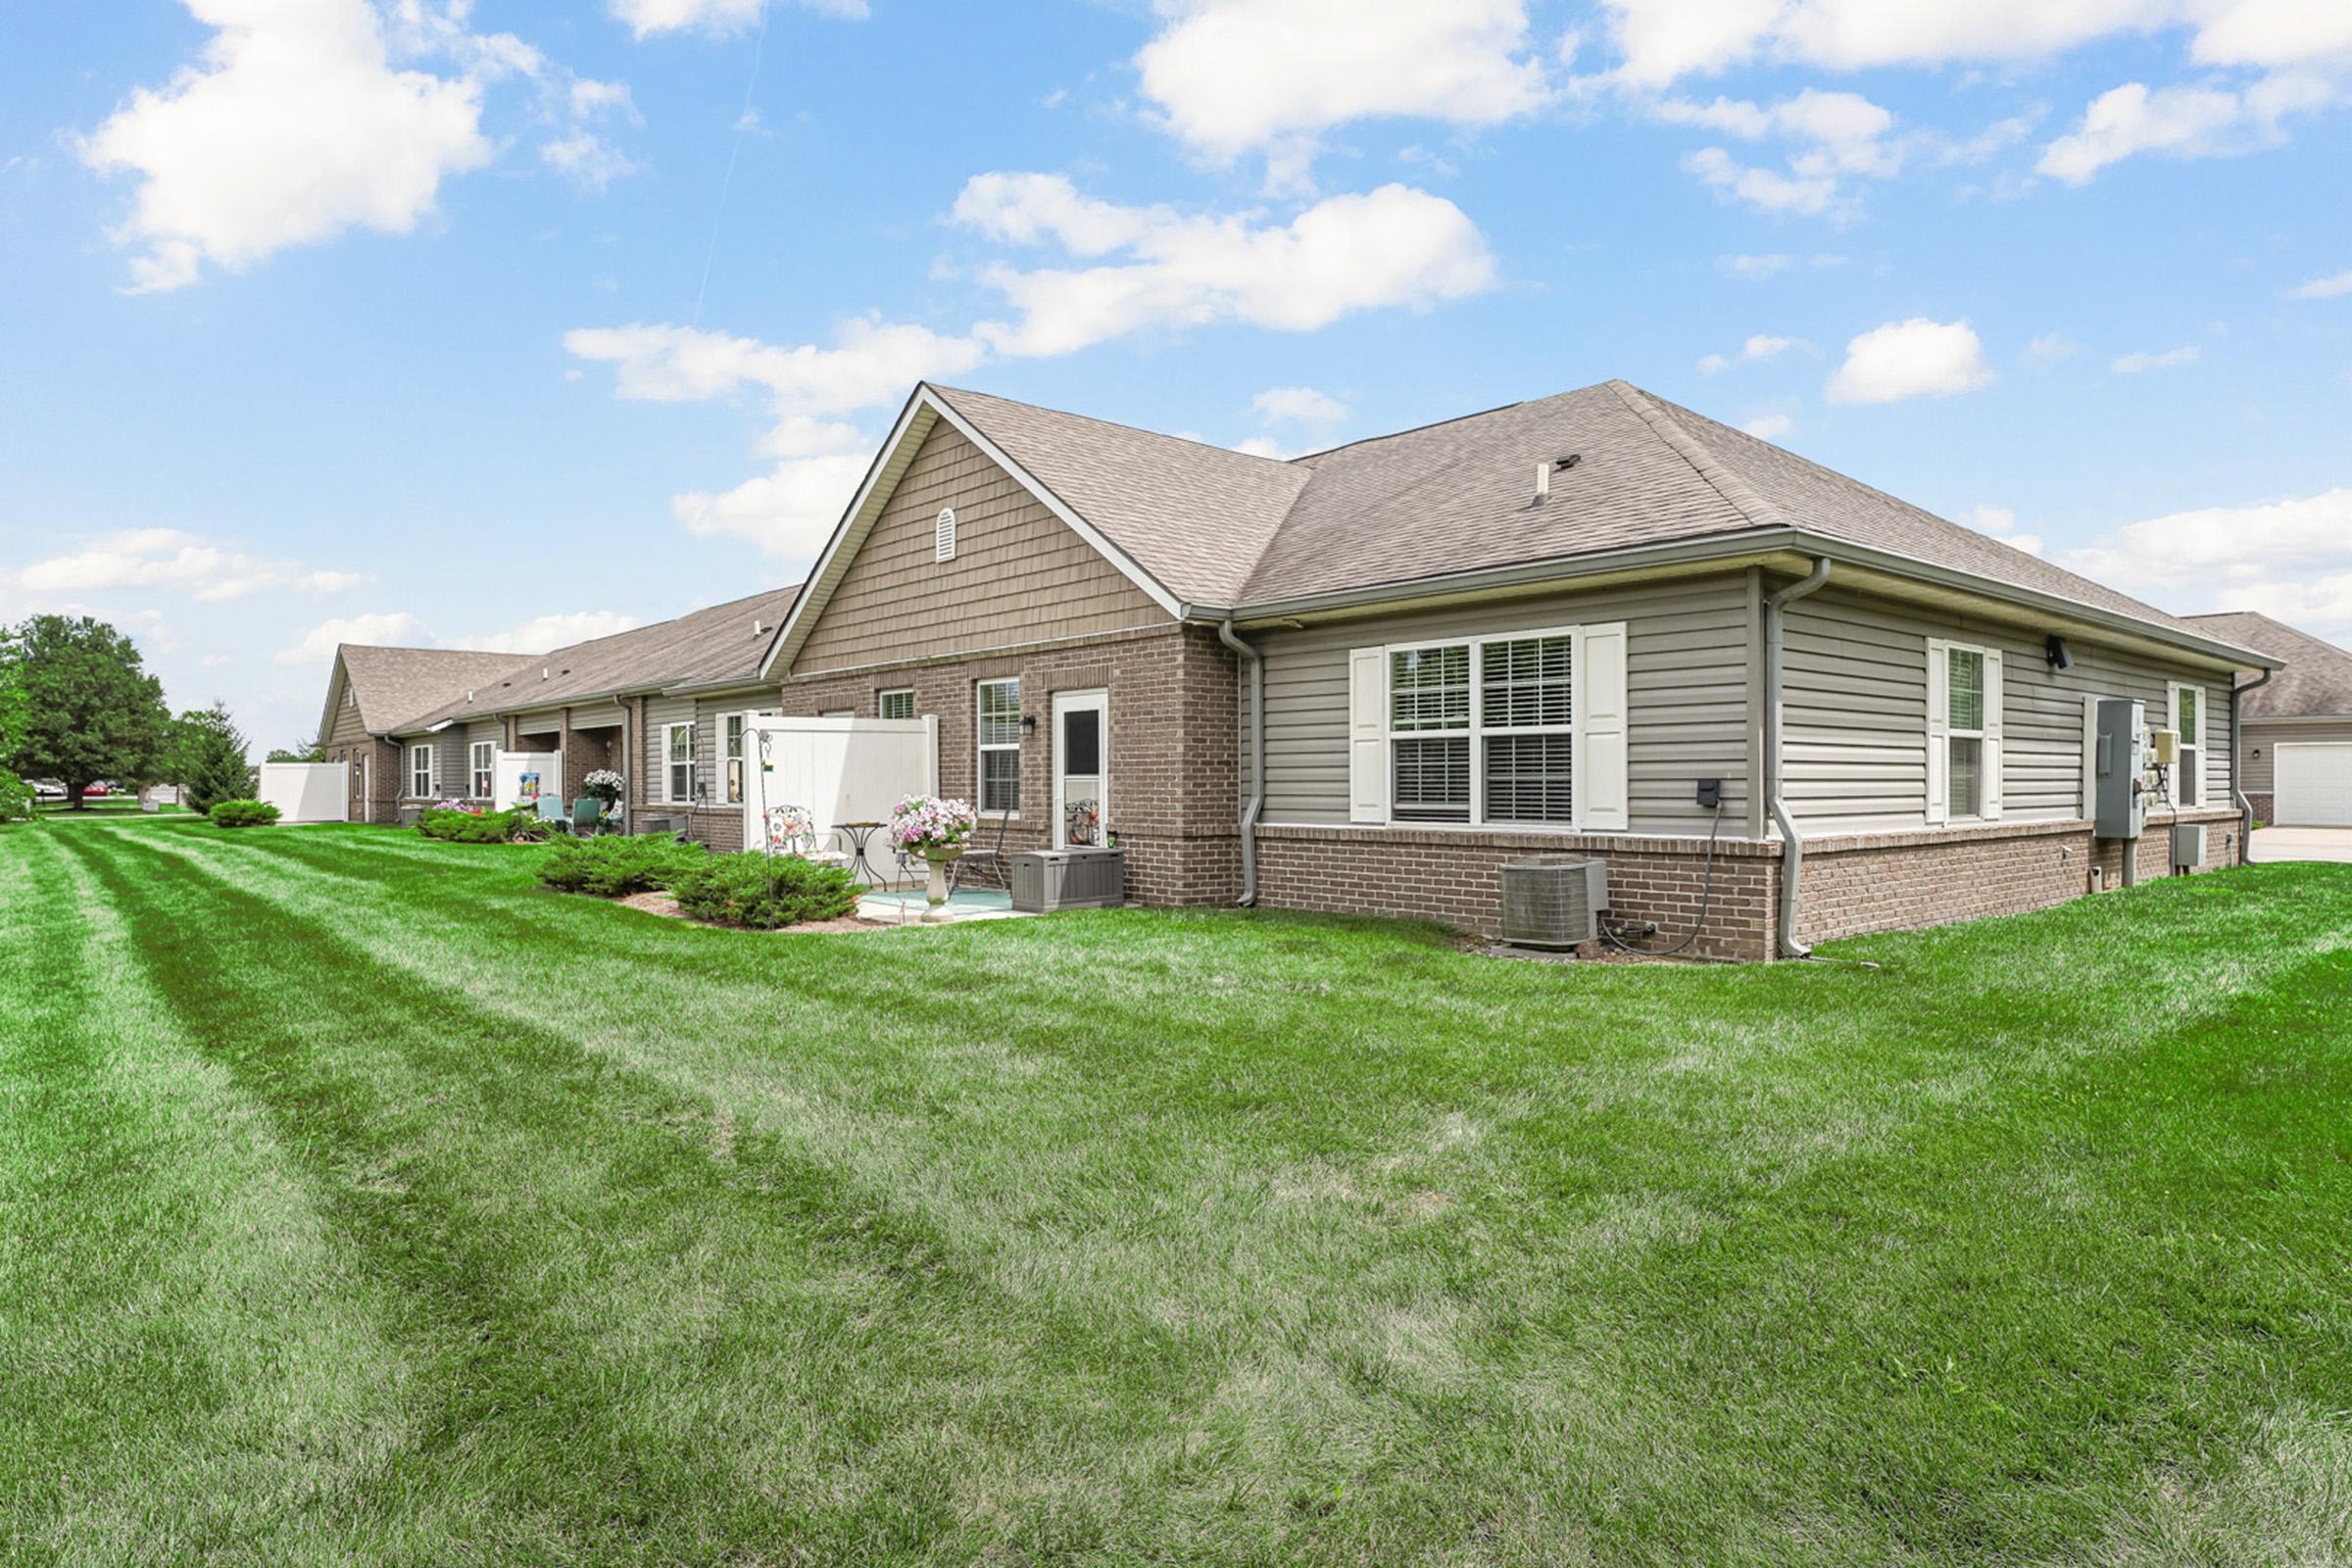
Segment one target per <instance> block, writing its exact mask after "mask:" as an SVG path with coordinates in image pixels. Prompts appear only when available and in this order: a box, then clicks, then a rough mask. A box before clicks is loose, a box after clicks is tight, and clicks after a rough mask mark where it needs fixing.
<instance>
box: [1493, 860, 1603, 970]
mask: <svg viewBox="0 0 2352 1568" xmlns="http://www.w3.org/2000/svg"><path fill="white" fill-rule="evenodd" d="M1607 907H1609V868H1608V862H1607V861H1605V860H1589V859H1583V858H1577V857H1574V856H1566V855H1540V856H1537V857H1535V858H1533V859H1527V860H1512V861H1510V862H1508V863H1506V864H1505V865H1504V866H1503V868H1502V940H1503V941H1505V942H1507V943H1509V944H1510V945H1511V946H1513V947H1515V948H1573V947H1576V946H1578V945H1580V944H1582V943H1586V942H1597V941H1599V940H1600V914H1601V911H1602V910H1603V909H1606V908H1607Z"/></svg>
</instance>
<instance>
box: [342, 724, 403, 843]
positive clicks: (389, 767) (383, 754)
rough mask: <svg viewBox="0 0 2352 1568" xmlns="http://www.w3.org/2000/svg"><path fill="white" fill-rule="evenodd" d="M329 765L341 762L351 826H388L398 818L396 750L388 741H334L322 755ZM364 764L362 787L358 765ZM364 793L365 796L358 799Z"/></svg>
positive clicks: (398, 790) (398, 779) (369, 739)
mask: <svg viewBox="0 0 2352 1568" xmlns="http://www.w3.org/2000/svg"><path fill="white" fill-rule="evenodd" d="M324 756H325V758H326V760H328V761H330V762H341V763H342V764H343V765H344V767H345V769H346V772H345V774H344V787H345V788H346V789H347V790H348V791H349V793H350V799H349V802H348V809H349V811H350V820H352V821H354V822H391V821H395V820H397V819H398V817H399V815H400V748H399V747H398V746H395V745H394V744H393V743H392V742H390V741H385V740H377V739H375V738H373V737H371V736H370V737H367V738H364V739H360V740H347V741H338V742H336V743H335V744H333V745H331V746H329V747H327V748H326V751H325V753H324ZM363 758H365V759H366V760H367V780H366V782H365V784H363V783H362V781H361V777H360V765H359V764H360V761H361V760H362V759H363ZM363 789H365V790H366V792H367V796H366V798H365V799H363V798H362V795H361V791H362V790H363Z"/></svg>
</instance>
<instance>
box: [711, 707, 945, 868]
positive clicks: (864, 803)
mask: <svg viewBox="0 0 2352 1568" xmlns="http://www.w3.org/2000/svg"><path fill="white" fill-rule="evenodd" d="M744 756H745V758H746V760H747V761H748V762H749V764H750V765H749V766H748V767H747V768H746V769H745V780H744V804H743V809H744V820H743V843H744V848H746V849H751V850H757V849H760V848H761V847H763V846H764V845H765V844H766V843H767V827H766V823H767V820H768V812H769V811H770V810H772V809H776V808H780V807H787V806H797V807H799V808H801V809H803V810H805V811H807V812H808V813H809V819H810V823H811V825H812V826H813V827H814V829H815V832H816V836H817V839H818V842H819V843H820V844H823V845H826V846H827V847H835V846H836V843H837V841H835V840H834V838H833V829H834V828H835V827H836V826H838V825H839V824H841V823H843V822H887V821H888V820H890V811H891V808H892V807H894V806H897V805H898V804H899V802H901V801H903V800H905V799H906V798H907V796H909V795H930V794H933V793H935V792H936V791H937V790H938V788H939V719H938V718H937V717H936V716H930V717H924V718H778V717H760V718H755V719H753V720H752V721H751V725H750V727H749V729H748V731H747V732H746V734H745V736H744Z"/></svg>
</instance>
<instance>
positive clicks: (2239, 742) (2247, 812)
mask: <svg viewBox="0 0 2352 1568" xmlns="http://www.w3.org/2000/svg"><path fill="white" fill-rule="evenodd" d="M2276 674H2278V671H2277V670H2275V669H2266V670H2264V671H2263V672H2262V673H2261V674H2259V675H2257V676H2255V677H2254V678H2253V679H2252V680H2250V681H2248V682H2246V683H2245V684H2244V685H2243V686H2240V685H2238V684H2237V682H2236V680H2235V679H2232V680H2231V681H2230V682H2229V793H2230V794H2231V795H2234V796H2236V797H2237V863H2238V864H2240V865H2252V864H2253V863H2254V803H2253V802H2252V801H2249V800H2247V799H2246V757H2245V742H2246V732H2245V724H2244V720H2243V718H2242V717H2241V716H2240V712H2239V708H2240V705H2241V704H2243V703H2244V702H2245V700H2246V693H2248V692H2250V691H2253V690H2254V689H2255V688H2256V687H2258V686H2267V685H2269V684H2270V681H2271V677H2272V676H2273V675H2276Z"/></svg>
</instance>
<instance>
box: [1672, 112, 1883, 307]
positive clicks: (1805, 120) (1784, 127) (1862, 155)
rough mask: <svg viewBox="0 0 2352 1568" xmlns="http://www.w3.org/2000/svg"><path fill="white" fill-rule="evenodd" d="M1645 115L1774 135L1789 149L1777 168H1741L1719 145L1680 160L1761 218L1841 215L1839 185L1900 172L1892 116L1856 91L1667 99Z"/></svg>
mask: <svg viewBox="0 0 2352 1568" xmlns="http://www.w3.org/2000/svg"><path fill="white" fill-rule="evenodd" d="M1649 112H1650V114H1651V115H1653V116H1654V117H1655V118H1657V119H1659V120H1662V121H1665V122H1666V123H1669V124H1676V125H1695V126H1699V127H1702V128H1705V129H1709V130H1714V131H1717V132H1720V133H1721V134H1723V135H1727V136H1731V137H1734V138H1736V139H1738V140H1740V141H1747V142H1757V141H1762V140H1764V139H1765V138H1767V137H1777V138H1780V139H1782V140H1784V141H1788V142H1790V143H1793V144H1794V150H1793V151H1792V152H1790V153H1789V155H1788V158H1787V160H1786V162H1787V168H1786V169H1785V170H1783V169H1771V168H1764V167H1757V166H1750V165H1747V164H1743V163H1741V162H1740V160H1739V159H1737V158H1734V157H1733V156H1732V155H1731V154H1730V153H1729V152H1727V151H1725V150H1724V149H1723V148H1721V147H1704V148H1701V149H1699V150H1698V151H1696V152H1694V153H1692V154H1691V155H1690V156H1689V157H1687V158H1685V159H1684V160H1683V167H1684V168H1685V169H1687V170H1689V171H1690V172H1691V173H1694V174H1696V175H1697V176H1698V177H1699V178H1700V179H1702V180H1704V181H1705V182H1706V183H1707V184H1709V185H1712V186H1714V187H1716V188H1717V189H1718V190H1721V191H1724V192H1726V193H1727V194H1729V195H1733V196H1737V197H1739V198H1740V200H1742V201H1745V202H1748V203H1750V204H1751V205H1753V206H1756V207H1760V208H1763V209H1764V210H1765V211H1767V212H1781V213H1799V214H1807V215H1810V214H1818V213H1824V212H1829V211H1832V210H1833V209H1836V210H1840V211H1842V210H1844V209H1845V208H1847V207H1850V205H1851V200H1852V199H1851V196H1850V194H1849V192H1848V191H1847V189H1846V186H1845V181H1846V180H1847V179H1849V178H1851V177H1865V178H1871V179H1887V178H1890V177H1892V176H1893V175H1894V174H1895V173H1897V172H1899V171H1900V170H1901V168H1902V163H1903V148H1902V146H1901V144H1900V143H1898V142H1897V141H1896V140H1894V139H1893V137H1892V134H1891V133H1892V131H1893V129H1894V116H1893V115H1892V114H1891V113H1889V112H1888V111H1887V110H1886V109H1883V108H1881V107H1880V106H1879V105H1877V104H1874V103H1872V102H1871V101H1870V100H1869V99H1867V98H1865V97H1863V96H1861V95H1860V94H1859V93H1851V92H1824V91H1822V90H1820V89H1818V88H1812V87H1808V88H1806V89H1805V90H1804V91H1803V92H1800V93H1798V94H1797V95H1796V96H1794V97H1793V98H1785V99H1782V100H1781V101H1780V102H1778V103H1774V104H1770V105H1764V104H1757V103H1753V102H1750V101H1748V100H1746V99H1743V98H1723V97H1718V98H1716V99H1714V100H1713V101H1712V102H1709V103H1698V102H1695V101H1693V100H1691V99H1684V98H1667V99H1662V100H1658V101H1656V102H1654V103H1652V104H1650V105H1649ZM1786 260H1787V259H1786V258H1782V259H1781V261H1782V265H1786Z"/></svg>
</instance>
